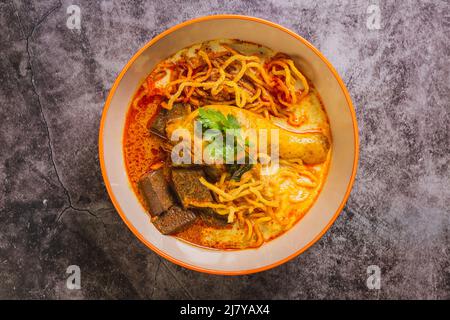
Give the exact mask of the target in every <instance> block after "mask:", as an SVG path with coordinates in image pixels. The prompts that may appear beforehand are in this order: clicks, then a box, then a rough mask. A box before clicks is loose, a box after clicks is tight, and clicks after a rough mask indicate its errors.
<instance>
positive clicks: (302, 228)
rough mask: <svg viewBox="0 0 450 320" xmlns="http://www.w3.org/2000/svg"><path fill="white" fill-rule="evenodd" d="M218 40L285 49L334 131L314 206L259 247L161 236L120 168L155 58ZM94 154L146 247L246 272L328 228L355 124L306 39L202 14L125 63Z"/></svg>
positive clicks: (340, 198)
mask: <svg viewBox="0 0 450 320" xmlns="http://www.w3.org/2000/svg"><path fill="white" fill-rule="evenodd" d="M223 38H231V39H241V40H246V41H251V42H255V43H259V44H262V45H264V46H267V47H269V48H272V49H273V50H275V51H280V52H284V53H287V54H288V55H290V56H291V57H292V58H293V59H294V61H295V62H296V63H297V64H298V65H299V66H300V69H301V71H302V72H303V73H305V74H306V76H307V77H308V78H309V79H310V80H311V81H312V82H313V83H314V85H315V87H316V88H317V89H318V91H319V93H320V95H321V97H322V99H323V102H324V105H325V108H326V111H327V113H328V116H329V119H330V125H331V132H332V136H333V149H332V152H333V153H332V160H331V165H330V169H329V173H328V177H327V180H326V182H325V185H324V187H323V190H322V192H321V193H320V195H319V197H318V199H317V201H316V202H315V204H314V205H313V207H312V208H311V209H310V210H309V211H308V213H307V214H306V215H305V217H304V218H303V219H301V220H300V221H299V222H298V223H297V224H296V225H295V226H294V227H293V228H292V229H291V230H289V231H288V232H286V233H285V234H283V235H281V236H280V237H278V238H276V239H274V240H272V241H270V242H268V243H266V244H264V245H263V246H261V247H260V248H257V249H247V250H238V251H222V250H212V249H205V248H201V247H198V246H194V245H190V244H188V243H186V242H183V241H180V240H178V239H176V238H174V237H170V236H163V235H161V233H159V232H158V231H157V230H156V228H155V227H154V226H153V224H152V223H151V221H150V219H149V216H148V215H147V214H146V212H145V211H144V209H143V207H142V206H141V205H140V203H139V202H138V199H137V198H136V196H135V194H134V193H133V190H132V188H131V186H130V183H129V181H128V178H127V174H126V170H125V163H124V155H123V151H122V150H123V145H122V143H123V130H124V125H125V117H126V112H127V109H128V105H129V103H130V101H131V99H132V96H133V94H134V92H135V90H136V89H137V87H138V85H139V84H140V83H141V81H142V80H143V79H144V78H145V77H146V76H147V75H148V74H149V73H150V71H151V70H152V69H153V67H154V66H155V65H156V64H157V63H158V62H159V61H161V60H163V59H164V58H167V57H168V56H170V55H171V54H173V53H175V52H177V51H178V50H180V49H182V48H184V47H187V46H189V45H192V44H195V43H199V42H202V41H206V40H213V39H223ZM99 153H100V163H101V169H102V173H103V178H104V180H105V185H106V187H107V189H108V192H109V195H110V197H111V200H112V202H113V203H114V206H115V207H116V209H117V211H118V212H119V214H120V216H121V217H122V219H123V220H124V222H125V223H126V224H127V226H128V227H129V228H130V229H131V231H132V232H133V233H134V234H135V235H136V236H137V237H138V238H139V239H140V240H141V241H142V242H143V243H145V244H146V245H147V246H148V247H149V248H150V249H152V250H153V251H155V252H157V253H158V254H160V255H161V256H163V257H164V258H166V259H168V260H170V261H172V262H174V263H176V264H179V265H181V266H184V267H186V268H189V269H193V270H197V271H202V272H208V273H215V274H248V273H253V272H259V271H263V270H267V269H269V268H272V267H275V266H278V265H280V264H282V263H284V262H286V261H288V260H289V259H292V258H293V257H295V256H297V255H299V254H300V253H302V252H304V251H305V250H306V249H307V248H309V247H310V246H311V245H312V244H313V243H314V242H316V241H317V240H318V239H319V238H320V237H321V236H322V235H323V234H324V233H325V232H326V231H327V230H328V228H329V227H330V226H331V224H332V223H333V222H334V220H335V219H336V218H337V216H338V215H339V213H340V211H341V210H342V208H343V206H344V204H345V202H346V200H347V198H348V196H349V193H350V190H351V187H352V184H353V181H354V178H355V174H356V166H357V159H358V129H357V124H356V117H355V112H354V110H353V107H352V103H351V100H350V96H349V94H348V92H347V90H346V88H345V85H344V83H343V82H342V80H341V78H340V77H339V75H338V74H337V72H336V70H335V69H334V68H333V67H332V65H331V64H330V63H329V62H328V60H327V59H326V58H325V57H324V56H323V55H322V54H321V53H320V52H319V51H318V50H317V49H316V48H314V47H313V46H312V45H311V44H310V43H308V42H307V41H306V40H304V39H303V38H301V37H300V36H299V35H297V34H295V33H294V32H292V31H290V30H288V29H286V28H284V27H281V26H279V25H277V24H275V23H272V22H269V21H265V20H261V19H257V18H253V17H247V16H234V15H219V16H207V17H202V18H197V19H194V20H190V21H187V22H184V23H181V24H179V25H177V26H174V27H172V28H171V29H169V30H167V31H165V32H163V33H162V34H160V35H158V36H157V37H155V38H154V39H152V40H151V41H150V42H148V43H147V44H146V45H145V46H144V47H143V48H142V49H140V50H139V51H138V52H137V53H136V54H135V55H134V56H133V57H132V58H131V60H130V61H129V62H128V63H127V64H126V66H125V67H124V69H123V70H122V72H121V73H120V75H119V76H118V77H117V80H116V81H115V83H114V85H113V87H112V89H111V92H110V93H109V96H108V99H107V100H106V104H105V108H104V110H103V115H102V120H101V124H100V135H99Z"/></svg>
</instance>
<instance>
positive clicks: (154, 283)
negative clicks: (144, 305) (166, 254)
mask: <svg viewBox="0 0 450 320" xmlns="http://www.w3.org/2000/svg"><path fill="white" fill-rule="evenodd" d="M161 263H162V262H161V258H160V257H158V265H157V266H156V270H155V275H154V276H153V288H152V293H151V295H150V299H153V295H154V294H155V289H156V277H157V276H158V272H159V269H160V267H161Z"/></svg>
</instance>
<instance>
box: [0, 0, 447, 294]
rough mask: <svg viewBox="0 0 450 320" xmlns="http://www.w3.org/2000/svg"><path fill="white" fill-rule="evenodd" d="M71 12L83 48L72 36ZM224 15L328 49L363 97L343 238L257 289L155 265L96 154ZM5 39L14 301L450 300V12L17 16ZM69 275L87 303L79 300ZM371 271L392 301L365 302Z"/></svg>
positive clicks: (252, 283) (305, 7)
mask: <svg viewBox="0 0 450 320" xmlns="http://www.w3.org/2000/svg"><path fill="white" fill-rule="evenodd" d="M71 4H76V5H78V6H79V7H80V8H81V30H80V31H79V32H78V31H76V30H70V29H68V28H67V26H66V20H67V18H68V14H67V13H66V10H67V7H68V6H69V5H71ZM370 4H378V5H379V8H380V15H381V24H380V29H378V30H377V29H375V30H371V29H370V28H368V27H367V20H368V19H369V20H370V16H371V14H370V9H369V14H368V13H367V8H368V6H369V5H370ZM216 13H238V14H247V15H253V16H257V17H262V18H266V19H269V20H272V21H274V22H277V23H280V24H282V25H284V26H286V27H288V28H290V29H292V30H294V31H296V32H297V33H299V34H300V35H302V36H303V37H305V38H306V39H308V40H309V41H311V42H312V43H313V44H314V45H315V46H317V47H318V48H319V49H320V50H321V51H322V52H323V53H324V54H325V55H326V56H327V57H328V58H329V60H330V61H331V62H332V63H333V64H334V66H335V67H336V68H337V70H338V71H339V73H340V74H341V76H342V78H343V79H344V81H345V82H346V84H347V85H348V88H349V91H350V94H351V96H352V98H353V101H354V104H355V108H356V113H357V118H358V121H359V130H360V135H361V137H360V144H361V148H360V154H361V155H360V161H359V171H358V175H357V179H356V183H355V186H354V189H353V191H352V194H351V196H350V199H349V201H348V203H347V205H346V207H345V209H344V211H343V212H342V214H341V215H340V217H339V218H338V219H337V221H336V223H335V224H334V225H333V226H332V228H331V229H330V230H329V231H328V232H327V233H326V235H325V236H324V237H323V238H322V239H321V240H320V241H318V242H317V243H316V244H315V245H314V246H313V247H312V248H311V249H309V250H308V251H307V252H306V253H304V254H303V255H301V256H300V257H298V258H296V259H294V260H292V261H290V262H289V263H286V264H284V265H282V266H280V267H278V268H276V269H273V270H270V271H267V272H263V273H260V274H255V275H249V276H239V277H222V276H213V275H206V274H200V273H197V272H193V271H189V270H186V269H183V268H181V267H178V266H176V265H174V264H172V263H170V262H168V261H165V260H162V259H160V258H159V257H158V256H157V255H156V254H154V253H153V252H151V251H150V250H148V249H147V248H146V247H145V246H144V245H143V244H141V243H140V242H139V240H138V239H137V238H135V237H134V236H133V235H132V233H131V232H130V231H129V230H128V229H127V227H126V226H125V225H124V223H123V222H122V221H121V220H120V218H119V216H118V215H117V213H116V212H115V210H114V208H113V207H112V204H111V202H110V200H109V198H108V195H107V193H106V190H105V187H104V185H103V182H102V177H101V173H100V169H99V161H98V154H97V138H98V127H99V121H100V116H101V112H102V108H103V104H104V101H105V99H106V96H107V94H108V92H109V90H110V88H111V85H112V83H113V82H114V80H115V77H116V76H117V74H118V73H119V71H120V70H121V68H122V67H123V65H124V64H125V63H126V62H127V60H128V59H129V58H130V57H131V56H132V55H133V53H134V52H136V51H137V50H138V49H139V48H140V47H141V46H143V45H144V44H145V43H146V42H147V41H148V40H150V39H151V38H152V37H154V36H155V35H157V34H158V33H160V32H161V31H163V30H165V29H167V28H168V27H170V26H173V25H175V24H177V23H179V22H182V21H184V20H187V19H190V18H193V17H196V16H202V15H208V14H216ZM370 22H371V20H370V21H369V27H370V26H371V24H370ZM0 26H1V32H0V48H1V49H0V50H1V59H0V85H1V86H0V104H1V109H0V114H1V121H0V123H1V125H0V150H1V152H0V181H1V184H0V185H1V192H0V195H1V197H0V210H1V213H0V298H6V299H17V298H33V299H41V298H50V299H58V298H68V299H78V298H85V299H92V298H101V299H109V298H155V299H156V298H168V299H183V298H206V299H210V298H222V299H229V298H252V299H259V298H268V299H280V298H287V299H312V298H319V299H332V298H338V299H355V298H364V299H365V298H368V299H379V298H380V299H391V298H426V299H428V298H439V299H449V298H450V262H449V260H450V252H449V251H450V237H449V235H450V232H449V229H450V217H449V207H450V191H449V186H450V174H449V159H450V144H449V141H450V137H449V129H450V128H449V123H450V116H449V109H450V105H449V103H450V102H449V101H450V94H449V92H450V91H449V83H450V81H449V53H450V50H449V43H450V41H449V34H450V33H449V27H450V18H449V3H448V1H420V2H419V1H395V2H394V1H381V0H380V1H376V0H374V1H372V0H370V1H357V2H352V1H332V0H327V1H318V2H317V3H316V1H294V0H291V1H287V0H284V1H270V2H263V1H205V2H200V1H189V2H181V1H148V2H145V1H136V2H131V1H123V2H118V1H101V2H96V1H83V0H77V1H73V2H72V1H62V2H57V1H34V2H28V1H13V0H2V1H1V2H0ZM69 265H79V266H80V268H81V276H82V278H81V279H82V280H81V281H82V283H81V286H82V288H81V290H69V289H68V288H67V287H66V278H67V276H68V275H67V274H66V268H67V267H68V266H69ZM369 265H378V266H379V267H380V268H381V272H382V274H381V289H380V290H369V289H368V288H367V286H366V278H367V267H368V266H369Z"/></svg>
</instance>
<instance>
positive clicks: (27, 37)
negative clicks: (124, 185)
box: [11, 1, 98, 222]
mask: <svg viewBox="0 0 450 320" xmlns="http://www.w3.org/2000/svg"><path fill="white" fill-rule="evenodd" d="M11 4H12V7H13V8H14V11H15V14H16V16H17V20H18V22H19V26H20V29H21V33H22V35H23V37H24V39H25V48H26V53H27V59H28V68H29V70H30V78H31V88H32V91H33V94H34V95H35V96H36V99H37V102H38V105H39V112H40V114H41V117H42V122H43V124H44V127H45V130H46V134H47V143H48V149H49V153H50V154H49V155H50V161H51V163H52V166H53V169H54V170H55V174H56V179H57V180H58V183H59V184H60V186H61V188H62V189H63V192H64V194H65V196H66V198H67V201H68V202H69V205H68V206H66V207H65V208H63V209H62V211H61V212H60V213H59V215H58V217H57V218H56V222H58V221H59V220H60V219H61V218H62V215H63V214H64V213H65V212H66V211H67V210H68V209H72V210H74V211H77V212H87V213H89V214H90V215H91V216H94V217H96V218H98V217H97V215H96V214H94V213H93V212H92V211H91V210H89V209H82V208H77V207H75V206H74V205H73V202H72V197H71V196H70V192H69V190H68V189H67V187H66V186H65V185H64V183H63V182H62V180H61V176H60V174H59V172H58V169H57V166H56V163H55V157H54V151H53V145H52V138H51V134H50V129H49V126H48V121H47V118H46V117H45V113H44V108H43V106H42V102H41V97H40V95H39V93H38V91H37V87H36V81H35V73H34V68H33V58H32V54H31V51H30V40H31V39H32V37H33V34H34V32H35V31H36V29H37V28H39V26H40V25H41V24H42V23H44V22H45V20H46V19H47V18H48V17H49V16H50V15H51V14H52V13H53V12H55V11H56V10H57V9H59V8H61V7H62V3H61V1H59V2H58V4H57V5H56V6H54V7H52V8H51V9H50V10H48V11H47V12H46V13H44V15H43V16H42V17H41V19H39V20H38V22H37V23H36V24H35V25H34V26H33V28H32V29H31V31H30V33H29V34H28V35H27V34H26V33H25V29H24V27H23V24H22V19H21V18H20V16H19V12H18V10H17V7H16V5H15V4H14V1H12V2H11Z"/></svg>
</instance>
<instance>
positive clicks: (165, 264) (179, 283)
mask: <svg viewBox="0 0 450 320" xmlns="http://www.w3.org/2000/svg"><path fill="white" fill-rule="evenodd" d="M161 262H162V264H163V265H164V266H165V267H166V269H167V270H168V271H169V273H170V274H171V275H172V277H173V278H174V279H175V281H176V282H177V283H178V285H179V286H180V287H181V288H182V289H183V290H184V292H185V293H186V295H187V296H188V297H189V299H192V300H194V299H195V298H194V296H193V295H192V293H191V292H190V291H189V290H188V289H187V288H186V286H185V285H184V284H183V283H182V282H181V281H180V280H179V279H178V277H177V276H176V274H175V272H174V271H173V270H172V269H171V268H170V266H169V265H168V264H167V262H166V261H165V260H163V259H161Z"/></svg>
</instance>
